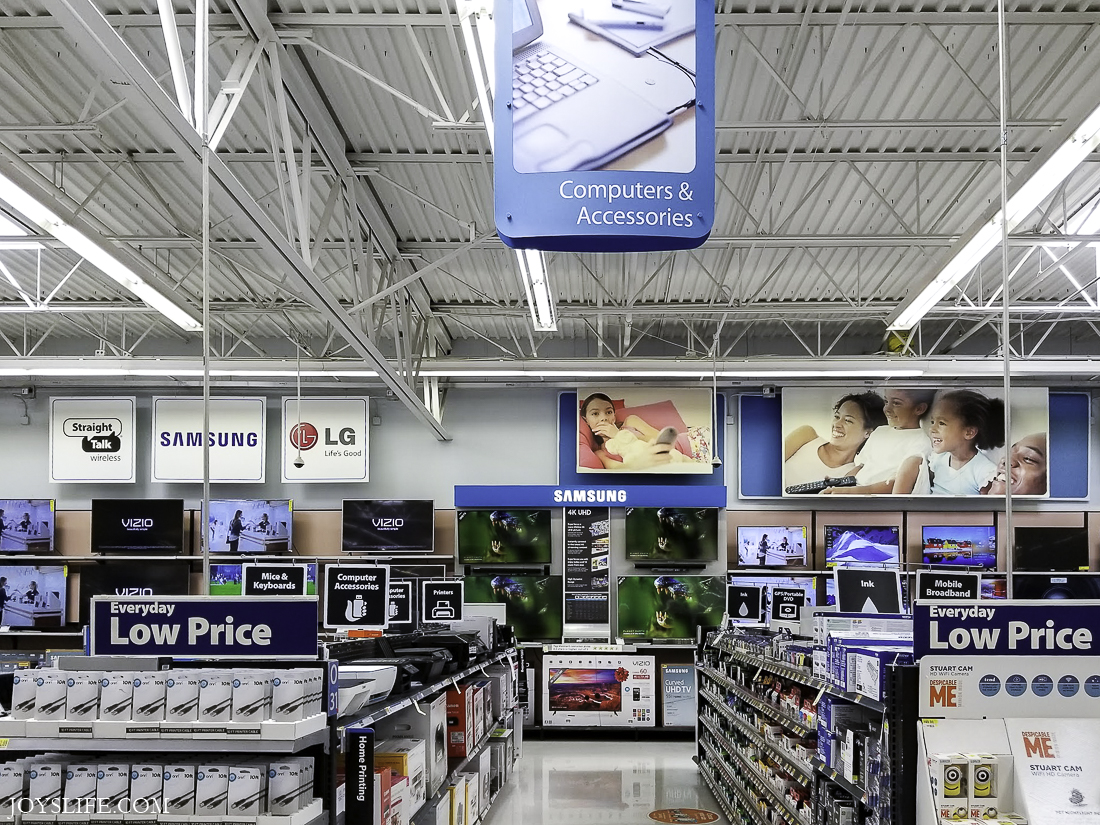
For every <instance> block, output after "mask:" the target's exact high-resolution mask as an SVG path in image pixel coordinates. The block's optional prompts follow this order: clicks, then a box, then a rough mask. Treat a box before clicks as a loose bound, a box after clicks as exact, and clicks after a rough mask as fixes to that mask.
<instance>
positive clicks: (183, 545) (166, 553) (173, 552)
mask: <svg viewBox="0 0 1100 825" xmlns="http://www.w3.org/2000/svg"><path fill="white" fill-rule="evenodd" d="M135 501H145V502H148V501H158V502H173V503H174V502H179V512H180V542H179V548H178V549H165V548H157V549H146V550H129V549H127V550H101V549H99V548H97V547H96V542H95V539H96V531H95V525H96V504H102V503H111V504H116V503H125V502H135ZM90 513H91V519H90V520H91V539H90V545H91V552H92V555H96V556H107V557H111V556H157V557H164V558H171V557H172V556H185V555H188V548H187V521H188V519H187V508H186V506H185V502H184V500H183V499H182V498H93V499H92V503H91V509H90Z"/></svg>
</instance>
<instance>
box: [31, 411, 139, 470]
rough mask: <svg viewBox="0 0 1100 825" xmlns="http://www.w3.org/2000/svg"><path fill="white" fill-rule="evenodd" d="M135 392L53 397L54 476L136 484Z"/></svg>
mask: <svg viewBox="0 0 1100 825" xmlns="http://www.w3.org/2000/svg"><path fill="white" fill-rule="evenodd" d="M135 403H136V402H135V400H134V398H133V397H123V398H51V399H50V481H51V482H53V483H55V484H77V483H85V482H97V483H103V484H133V483H134V481H135V480H136V476H135V474H134V407H135Z"/></svg>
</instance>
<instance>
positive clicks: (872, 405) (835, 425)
mask: <svg viewBox="0 0 1100 825" xmlns="http://www.w3.org/2000/svg"><path fill="white" fill-rule="evenodd" d="M883 403H884V402H883V400H882V397H881V396H880V395H878V394H876V393H873V392H862V393H850V394H848V395H845V396H843V397H842V398H841V399H840V400H839V401H837V402H836V404H835V405H834V406H833V421H832V425H831V426H830V428H829V437H828V438H825V437H824V436H821V435H818V433H817V431H816V430H815V429H814V428H813V427H812V426H810V425H809V424H804V425H802V426H801V427H797V428H796V429H794V430H792V431H791V433H790V434H789V435H788V436H787V438H786V439H785V440H784V442H783V485H784V486H785V487H790V486H792V485H796V484H808V483H810V482H813V481H823V480H825V479H826V478H838V477H840V476H843V475H846V474H847V473H849V472H850V471H851V470H852V469H854V468H855V466H856V464H857V461H856V454H857V453H858V452H859V449H860V447H862V446H863V444H864V442H865V441H867V438H868V437H869V436H870V435H871V433H872V432H874V430H875V428H876V427H881V426H882V425H884V424H885V423H886V415H885V414H884V413H883V411H882V409H883Z"/></svg>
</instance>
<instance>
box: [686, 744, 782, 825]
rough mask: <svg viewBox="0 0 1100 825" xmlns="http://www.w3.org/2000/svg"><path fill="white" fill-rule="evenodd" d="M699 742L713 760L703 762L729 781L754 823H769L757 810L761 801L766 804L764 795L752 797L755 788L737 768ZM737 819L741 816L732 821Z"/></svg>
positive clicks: (708, 745)
mask: <svg viewBox="0 0 1100 825" xmlns="http://www.w3.org/2000/svg"><path fill="white" fill-rule="evenodd" d="M701 744H702V746H703V750H704V751H705V752H706V753H707V755H708V756H710V758H711V760H713V761H710V762H706V763H705V764H706V765H707V766H709V767H711V768H712V769H715V773H716V774H717V775H718V776H721V778H722V779H724V780H725V781H726V782H728V783H729V786H730V787H731V788H733V791H734V793H735V794H736V795H737V798H738V799H740V800H741V804H742V805H743V806H744V807H745V809H746V810H748V812H749V817H750V818H751V819H752V821H753V822H754V823H755V825H769V824H768V823H767V822H766V821H765V819H764V818H763V817H762V816H761V815H760V814H759V811H758V808H759V806H760V803H761V802H764V803H765V804H767V803H766V800H765V797H763V796H759V797H758V798H755V799H754V797H753V795H755V794H757V791H756V789H755V788H753V787H752V786H750V785H749V784H748V782H747V781H746V780H744V779H742V778H741V777H740V776H739V775H738V774H737V773H735V771H736V770H738V769H737V768H735V767H734V766H733V765H730V764H729V763H727V762H726V761H725V760H724V759H723V758H722V757H721V756H720V755H719V754H718V752H717V751H716V750H715V749H714V748H713V747H712V746H711V745H710V744H709V743H707V742H705V741H704V742H702V743H701ZM715 778H717V777H715ZM738 819H741V817H735V818H734V821H736V820H738Z"/></svg>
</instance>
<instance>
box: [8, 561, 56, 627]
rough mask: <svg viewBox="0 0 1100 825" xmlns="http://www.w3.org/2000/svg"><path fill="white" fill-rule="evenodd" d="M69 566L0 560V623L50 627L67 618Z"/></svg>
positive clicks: (9, 625) (11, 625)
mask: <svg viewBox="0 0 1100 825" xmlns="http://www.w3.org/2000/svg"><path fill="white" fill-rule="evenodd" d="M67 575H68V568H67V567H65V566H64V565H61V564H56V565H52V564H51V565H26V564H0V600H2V602H3V604H2V605H0V625H5V626H7V627H18V628H20V629H26V628H32V629H33V628H53V627H62V626H64V625H65V623H66V622H67V621H68V616H67V613H68V604H69V593H68V588H67V581H66V576H67Z"/></svg>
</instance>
